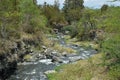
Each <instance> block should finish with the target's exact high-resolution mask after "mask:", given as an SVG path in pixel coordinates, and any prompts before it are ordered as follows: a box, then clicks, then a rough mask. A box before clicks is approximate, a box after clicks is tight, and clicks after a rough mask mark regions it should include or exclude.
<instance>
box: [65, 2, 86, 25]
mask: <svg viewBox="0 0 120 80" xmlns="http://www.w3.org/2000/svg"><path fill="white" fill-rule="evenodd" d="M83 8H84V6H83V0H65V3H64V7H63V11H64V14H65V18H66V20H67V21H68V23H69V24H70V23H71V21H76V20H79V19H80V18H81V12H82V9H83Z"/></svg>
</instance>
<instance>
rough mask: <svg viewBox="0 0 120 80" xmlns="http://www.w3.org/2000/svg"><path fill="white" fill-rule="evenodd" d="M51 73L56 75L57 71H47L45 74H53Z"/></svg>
mask: <svg viewBox="0 0 120 80" xmlns="http://www.w3.org/2000/svg"><path fill="white" fill-rule="evenodd" d="M51 73H56V71H55V70H49V71H46V72H44V74H46V75H47V74H51Z"/></svg>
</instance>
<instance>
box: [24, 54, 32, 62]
mask: <svg viewBox="0 0 120 80" xmlns="http://www.w3.org/2000/svg"><path fill="white" fill-rule="evenodd" d="M31 58H32V56H31V55H29V54H28V55H25V56H24V58H23V59H24V60H26V61H29V60H30V59H31Z"/></svg>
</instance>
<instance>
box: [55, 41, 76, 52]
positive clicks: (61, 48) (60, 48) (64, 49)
mask: <svg viewBox="0 0 120 80" xmlns="http://www.w3.org/2000/svg"><path fill="white" fill-rule="evenodd" d="M53 48H54V49H55V50H58V51H59V52H61V53H63V52H67V53H75V52H76V51H75V50H73V49H72V48H67V47H64V46H61V45H59V44H57V43H56V44H55V45H54V47H53Z"/></svg>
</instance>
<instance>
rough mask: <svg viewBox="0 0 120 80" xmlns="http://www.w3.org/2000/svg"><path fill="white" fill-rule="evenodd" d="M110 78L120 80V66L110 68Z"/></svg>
mask: <svg viewBox="0 0 120 80" xmlns="http://www.w3.org/2000/svg"><path fill="white" fill-rule="evenodd" d="M109 77H111V79H112V80H119V79H120V64H117V65H114V66H112V67H111V68H110V71H109Z"/></svg>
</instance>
